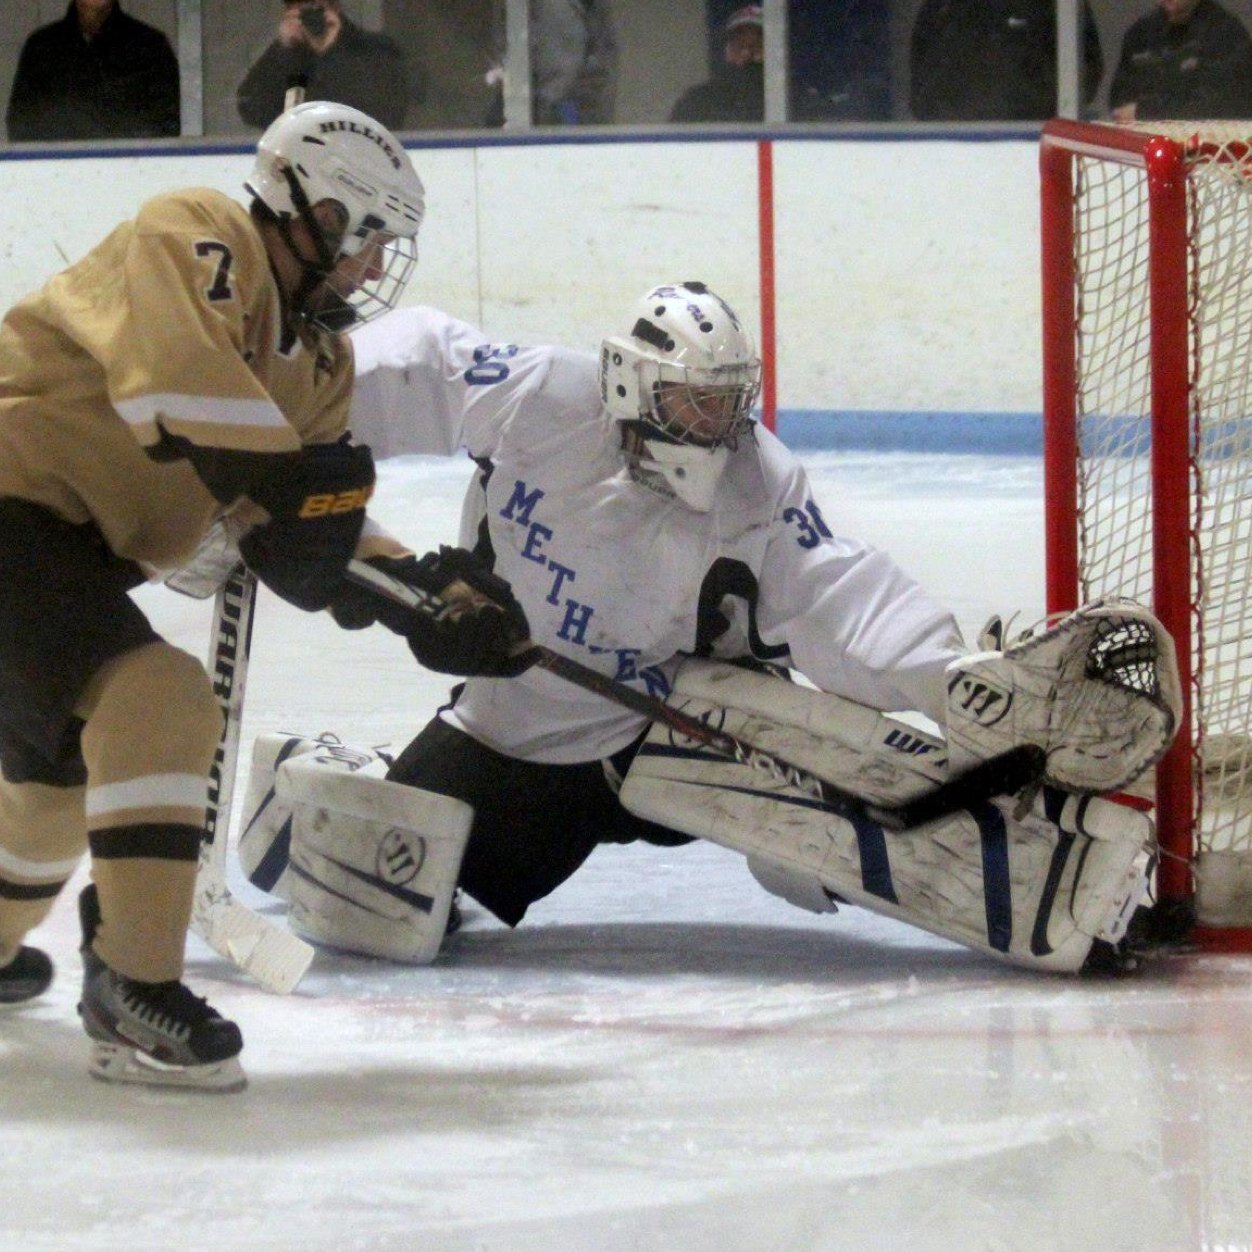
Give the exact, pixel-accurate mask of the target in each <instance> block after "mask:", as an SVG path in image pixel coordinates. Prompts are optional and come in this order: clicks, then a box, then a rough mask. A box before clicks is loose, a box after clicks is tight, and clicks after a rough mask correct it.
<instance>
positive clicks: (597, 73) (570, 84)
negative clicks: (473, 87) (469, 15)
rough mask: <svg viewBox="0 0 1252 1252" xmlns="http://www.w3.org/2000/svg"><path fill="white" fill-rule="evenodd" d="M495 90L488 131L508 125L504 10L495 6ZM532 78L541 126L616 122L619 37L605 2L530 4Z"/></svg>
mask: <svg viewBox="0 0 1252 1252" xmlns="http://www.w3.org/2000/svg"><path fill="white" fill-rule="evenodd" d="M494 25H495V42H496V49H497V51H496V57H497V64H495V65H494V66H493V67H492V68H491V70H490V72H489V73H488V74H487V82H488V83H489V84H491V85H492V86H493V87H494V88H495V89H496V91H495V95H494V97H493V98H492V102H491V105H490V107H489V109H488V111H487V125H488V126H503V125H504V53H505V46H506V32H505V8H504V5H503V3H501V0H496V5H495V23H494ZM530 79H531V90H532V92H533V94H534V121H535V125H536V126H552V125H556V126H562V125H564V126H586V125H595V124H596V123H607V122H611V121H612V120H613V106H614V101H615V99H616V96H617V32H616V31H615V30H614V28H613V19H612V16H611V15H610V13H609V9H608V4H607V3H606V0H531V4H530Z"/></svg>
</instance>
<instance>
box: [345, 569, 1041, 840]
mask: <svg viewBox="0 0 1252 1252" xmlns="http://www.w3.org/2000/svg"><path fill="white" fill-rule="evenodd" d="M346 577H347V578H348V581H349V582H352V583H354V584H356V585H357V586H359V587H363V588H366V589H368V590H371V591H374V592H376V593H377V594H378V595H380V596H382V597H383V598H384V599H387V600H390V601H392V602H393V603H395V604H401V605H404V606H406V607H407V608H410V609H412V610H413V611H414V612H415V613H420V614H424V615H426V616H429V617H434V618H435V619H439V618H442V617H444V616H446V615H447V613H448V612H449V610H450V608H451V606H450V605H449V604H448V603H447V602H446V601H444V600H442V599H440V598H439V597H438V596H436V595H431V594H430V593H428V592H423V591H420V590H419V589H418V588H416V587H411V586H409V585H408V584H407V583H402V582H400V581H398V580H397V579H394V578H391V577H389V576H388V575H387V574H386V573H384V572H383V571H382V570H380V569H378V568H377V567H376V566H373V565H369V564H367V563H366V562H364V561H356V560H354V561H350V562H349V563H348V569H347V572H346ZM520 655H526V656H529V657H531V658H532V664H534V665H535V666H537V667H538V668H539V669H545V670H547V671H548V672H549V673H550V674H555V675H556V676H557V677H558V678H563V679H564V680H565V681H566V682H569V683H573V684H574V685H575V686H577V687H582V688H583V689H584V690H586V691H591V692H594V693H595V694H596V695H599V696H603V697H604V698H605V699H606V700H613V701H615V702H616V703H618V704H620V705H623V706H624V707H625V708H628V709H632V710H633V711H634V712H636V713H640V714H642V715H643V716H644V717H646V718H648V719H649V720H650V721H653V722H661V723H662V724H663V725H665V726H668V727H669V728H670V729H671V730H673V731H674V732H675V733H676V734H678V735H681V736H682V737H683V738H685V739H690V740H692V741H693V742H696V743H702V744H704V745H706V746H707V747H710V748H712V749H713V750H714V751H715V752H718V753H720V754H721V755H723V756H725V757H728V758H729V759H731V760H733V761H738V762H739V763H741V764H744V765H751V766H753V767H755V768H757V769H761V770H762V771H764V772H766V773H768V774H770V775H771V776H772V777H774V778H776V779H778V780H779V781H780V782H783V783H786V784H787V785H788V786H794V787H798V788H799V789H801V790H802V791H805V792H807V793H808V794H809V795H811V796H813V797H814V798H815V799H819V800H821V801H822V803H823V804H826V805H828V806H829V807H830V808H831V809H833V810H834V811H835V812H836V813H838V814H839V816H840V817H845V818H848V819H849V820H854V821H855V820H858V819H861V820H869V821H871V822H875V823H877V824H878V825H879V826H882V827H883V828H884V829H886V830H910V829H912V828H913V827H915V826H922V825H925V824H926V823H927V822H933V821H935V820H937V819H938V818H940V817H947V816H948V815H949V814H952V813H957V812H960V811H961V810H963V809H968V808H969V807H970V806H971V805H975V804H979V803H981V802H983V801H986V800H989V799H991V798H992V797H993V796H1004V795H1013V794H1015V793H1017V792H1019V791H1021V790H1022V789H1023V788H1025V787H1029V786H1031V785H1032V784H1035V783H1038V782H1039V781H1040V780H1041V779H1042V778H1043V771H1044V767H1045V765H1046V763H1047V756H1046V754H1045V752H1044V751H1043V749H1042V748H1040V747H1037V746H1036V745H1034V744H1023V745H1021V746H1019V747H1015V748H1011V749H1010V750H1009V751H1007V752H1003V753H1001V754H999V755H998V756H993V757H989V758H988V759H987V760H985V761H981V762H980V763H979V764H977V765H975V766H974V767H973V768H971V769H969V770H967V771H966V772H965V773H963V774H960V775H958V776H957V777H956V778H953V779H951V780H949V781H948V782H944V783H940V784H939V785H938V786H937V787H935V788H933V789H932V790H930V791H927V792H925V793H923V794H922V795H919V796H917V797H915V798H914V799H912V800H907V801H905V802H904V803H902V804H898V805H890V806H888V805H880V804H871V803H870V802H869V801H867V800H865V799H864V798H863V797H862V796H858V795H857V794H856V793H855V792H852V791H848V790H847V789H846V788H844V787H841V786H839V785H838V784H836V783H832V782H830V781H829V780H827V779H824V778H821V777H819V776H818V775H816V774H814V773H813V772H812V770H809V769H804V768H802V767H800V766H798V765H794V764H792V763H791V762H790V761H788V760H786V759H785V758H784V757H781V756H778V755H777V754H776V753H774V752H767V751H766V750H765V749H763V748H758V747H757V746H756V745H755V744H752V743H749V742H747V741H746V740H744V739H740V738H738V736H736V735H732V734H730V732H729V731H725V730H720V729H718V728H717V727H714V726H711V725H710V724H709V723H708V722H705V721H702V720H701V719H699V718H696V717H692V716H691V715H690V714H688V713H684V712H683V711H682V710H681V709H677V708H675V707H674V706H673V705H671V704H667V703H666V702H665V701H664V700H660V699H657V698H656V697H655V696H649V695H645V694H644V693H643V692H641V691H636V690H635V689H634V688H633V687H628V686H627V685H626V684H625V683H622V682H618V681H617V680H616V679H613V678H609V677H608V676H607V675H605V674H601V673H599V672H598V671H597V670H594V669H591V668H590V667H589V666H586V665H582V664H580V663H579V662H578V661H575V660H573V659H571V658H570V657H567V656H564V655H562V654H561V653H559V652H553V651H552V649H551V648H546V647H544V646H543V645H542V644H537V643H531V644H528V645H526V646H524V647H523V648H522V649H519V656H520Z"/></svg>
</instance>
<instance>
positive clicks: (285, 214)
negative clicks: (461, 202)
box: [244, 100, 426, 331]
mask: <svg viewBox="0 0 1252 1252" xmlns="http://www.w3.org/2000/svg"><path fill="white" fill-rule="evenodd" d="M244 187H245V189H246V190H247V191H249V192H250V193H251V194H252V195H253V196H254V197H255V198H256V200H258V201H259V202H260V203H261V204H262V205H264V206H265V209H266V210H268V213H269V215H270V217H271V218H272V219H273V220H274V221H276V222H277V224H278V227H279V229H280V230H281V232H282V235H283V240H284V242H285V243H286V245H287V247H288V249H290V251H291V253H292V255H293V256H295V257H296V259H297V260H298V261H299V262H300V265H301V266H302V268H303V270H304V279H303V281H302V283H301V285H300V287H299V289H298V291H297V292H296V293H295V296H294V297H293V304H294V305H295V308H296V311H297V312H298V313H299V314H300V315H301V316H302V317H304V319H305V320H306V321H308V322H311V323H313V324H314V325H318V326H320V327H322V328H323V329H324V330H330V331H340V330H346V329H347V328H348V327H349V326H352V325H354V324H357V323H360V322H367V321H369V320H370V319H371V318H374V317H377V316H378V315H379V314H380V313H385V312H386V311H387V310H388V309H392V308H394V307H395V306H396V303H397V302H398V300H399V298H400V293H401V292H402V291H403V290H404V287H405V284H406V283H407V282H408V280H409V276H410V274H411V273H412V272H413V266H414V265H415V264H416V261H417V231H418V228H419V227H420V226H421V224H422V217H423V215H424V213H425V195H426V193H425V188H424V187H423V186H422V180H421V179H420V178H419V177H418V176H417V171H416V170H414V168H413V165H412V162H411V161H410V160H409V157H408V154H407V153H406V152H405V150H404V148H403V147H402V146H401V144H400V141H399V140H398V139H396V137H395V136H394V135H392V134H391V132H390V131H388V130H387V129H386V128H385V127H384V126H382V125H380V124H379V123H378V122H376V121H374V119H373V118H371V117H368V116H367V115H366V114H364V113H362V112H360V111H359V110H357V109H352V108H349V107H348V106H347V105H342V104H334V103H332V102H330V101H326V100H316V101H310V102H309V103H307V104H300V105H297V106H296V107H295V108H293V109H288V110H287V111H286V112H285V113H283V114H281V115H280V116H279V117H278V118H276V119H275V121H274V122H272V123H271V124H270V127H269V129H268V130H266V132H265V133H264V134H263V135H262V136H261V138H260V141H259V142H258V143H257V155H256V163H255V164H254V166H253V169H252V173H251V175H250V176H249V178H248V180H247V182H246V183H244ZM323 201H330V202H332V203H333V204H334V205H335V206H336V208H337V210H338V212H339V217H340V222H339V225H340V227H341V229H340V230H339V231H337V232H332V231H328V230H326V229H325V227H324V225H322V224H319V222H318V220H317V218H316V216H315V215H314V212H313V209H314V206H316V205H318V204H320V203H322V202H323ZM296 220H299V221H301V222H303V223H304V225H305V226H306V228H307V229H308V231H309V233H310V235H311V236H312V239H313V243H314V246H315V247H316V249H317V260H316V262H311V261H310V260H309V259H308V258H307V257H305V256H304V255H302V253H301V252H300V250H299V249H298V248H297V247H296V245H295V242H294V241H293V238H292V235H291V225H292V223H293V222H294V221H296Z"/></svg>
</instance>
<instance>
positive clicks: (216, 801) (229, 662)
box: [191, 565, 313, 995]
mask: <svg viewBox="0 0 1252 1252" xmlns="http://www.w3.org/2000/svg"><path fill="white" fill-rule="evenodd" d="M256 596H257V583H256V577H255V576H254V575H253V574H251V573H249V572H248V571H247V570H246V569H245V568H244V567H243V566H242V565H238V566H236V567H235V569H234V571H233V572H232V573H231V574H230V575H229V576H228V577H227V579H226V581H225V582H224V583H223V584H222V585H221V587H220V588H219V589H218V592H217V599H216V600H215V602H214V616H213V639H212V644H211V646H212V649H213V657H212V662H213V664H212V672H213V694H214V695H215V696H216V697H217V702H218V707H219V708H220V709H221V710H222V718H223V725H222V737H221V740H220V741H219V743H218V745H217V752H216V753H215V754H214V757H213V769H212V774H211V776H210V779H209V803H208V809H207V811H206V813H205V822H204V839H203V841H202V842H201V844H200V864H199V867H198V869H197V872H196V896H195V903H194V905H193V906H192V914H191V928H192V930H193V931H194V932H195V933H196V934H197V935H199V936H200V938H202V939H203V940H204V941H205V942H206V943H207V944H208V945H209V947H211V948H212V949H213V950H214V951H215V952H218V953H220V954H221V955H222V956H224V957H226V958H227V959H228V960H230V961H233V962H234V963H235V964H236V965H237V966H238V967H239V968H240V969H241V970H243V971H244V972H245V973H247V974H251V975H252V977H253V978H255V979H256V981H257V982H258V983H260V984H261V986H262V987H264V988H265V990H266V991H274V992H277V993H278V994H280V995H285V994H286V993H287V992H289V991H292V990H294V988H295V986H296V984H297V983H298V982H299V981H300V979H301V978H302V977H303V976H304V972H305V970H307V969H308V968H309V964H310V962H311V961H312V960H313V949H312V947H310V946H309V944H307V943H305V942H304V940H303V939H300V938H298V937H297V936H295V935H293V934H292V933H291V932H290V931H288V930H285V929H283V928H282V927H281V926H276V925H274V923H273V922H271V921H269V920H268V919H266V918H264V917H262V916H261V915H260V914H259V913H255V912H253V910H252V909H250V908H248V907H246V906H245V905H244V904H241V903H240V902H239V901H238V900H236V899H235V897H234V896H233V895H232V894H231V890H230V888H229V887H228V886H227V885H226V848H227V843H228V840H229V837H230V809H231V799H232V796H233V794H234V790H235V771H236V769H237V767H238V763H239V733H240V729H241V724H242V720H243V697H244V688H245V685H246V683H247V678H248V657H249V653H250V651H251V648H252V618H253V612H254V610H255V608H256Z"/></svg>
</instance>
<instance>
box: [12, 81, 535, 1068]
mask: <svg viewBox="0 0 1252 1252" xmlns="http://www.w3.org/2000/svg"><path fill="white" fill-rule="evenodd" d="M245 187H246V190H247V191H248V193H249V195H250V198H251V203H250V207H244V206H243V205H241V204H238V203H236V202H235V201H234V200H232V199H230V198H229V197H227V196H225V195H222V194H220V193H218V192H216V191H213V190H208V189H195V190H187V191H178V192H172V193H168V194H162V195H158V196H157V197H155V198H154V199H152V200H149V201H148V202H147V203H146V204H144V205H143V206H142V208H141V209H140V210H139V212H138V214H137V215H136V217H135V218H134V219H133V220H131V221H127V222H124V223H123V224H122V225H120V226H118V227H117V228H116V229H115V230H114V231H113V232H112V233H111V234H110V235H108V236H107V237H106V238H105V239H104V240H103V242H101V243H100V244H99V245H98V246H97V247H96V248H95V249H94V250H93V251H91V252H90V253H88V254H87V255H86V256H85V257H84V258H83V259H82V260H80V261H79V262H77V263H76V264H73V265H71V266H70V267H69V268H68V269H66V270H65V271H63V272H62V273H60V274H59V275H57V276H56V277H54V278H53V279H52V280H51V281H50V282H48V283H47V285H46V286H44V287H43V288H42V289H41V290H39V291H37V292H35V293H34V294H33V295H30V296H28V297H27V298H25V299H24V300H22V301H21V302H19V303H18V304H17V305H16V306H14V307H13V308H12V309H11V310H10V311H9V313H8V315H7V316H6V317H5V319H4V322H3V327H2V328H0V566H2V570H0V764H2V766H3V779H2V780H0V1001H4V1002H6V1003H15V1002H21V1001H24V1000H27V999H30V998H32V997H34V996H36V995H38V994H40V993H41V992H42V991H43V990H44V989H45V988H46V987H47V985H48V984H49V982H50V980H51V978H52V967H51V963H50V961H49V960H48V958H47V956H46V954H44V953H43V952H42V951H41V950H39V949H38V948H34V947H30V946H24V944H23V939H24V937H25V936H26V934H27V933H28V932H29V931H30V930H31V929H32V928H33V927H35V926H36V925H37V924H38V923H39V922H40V921H41V920H42V919H43V918H44V917H45V916H46V915H47V914H48V912H49V910H50V909H51V907H52V904H53V902H54V900H55V898H56V896H57V894H58V893H59V892H60V890H61V889H62V887H63V886H64V885H65V883H66V882H67V880H68V879H69V878H70V876H71V874H72V873H73V871H74V869H75V867H76V865H77V864H78V862H79V860H80V858H81V856H82V853H83V851H84V850H89V851H90V854H91V862H92V877H93V880H94V881H93V882H92V884H91V885H90V886H88V887H87V888H86V890H85V891H84V892H83V894H82V897H81V900H80V913H81V916H82V923H83V941H82V958H83V988H82V998H81V1003H80V1005H79V1011H80V1014H81V1016H82V1021H83V1025H84V1026H85V1028H86V1031H87V1033H88V1035H89V1036H90V1037H91V1038H92V1039H93V1040H94V1041H96V1044H95V1048H94V1052H93V1059H92V1072H93V1073H95V1074H96V1075H98V1076H99V1077H102V1078H106V1079H118V1080H123V1081H138V1082H145V1083H178V1084H184V1085H198V1086H203V1087H210V1088H218V1089H232V1088H237V1087H239V1086H240V1085H242V1083H243V1074H242V1069H241V1067H240V1065H239V1061H238V1054H239V1052H240V1049H241V1047H242V1039H241V1035H240V1031H239V1029H238V1027H237V1026H236V1025H235V1023H234V1022H231V1021H228V1020H225V1019H224V1018H223V1017H222V1016H221V1015H219V1014H218V1013H216V1012H215V1011H214V1010H213V1009H212V1008H211V1007H210V1006H209V1005H208V1004H206V1003H205V1001H204V1000H202V999H200V998H198V997H196V996H195V995H193V994H192V992H191V991H190V990H189V989H188V988H187V987H186V986H185V985H184V984H183V982H182V973H183V949H184V943H185V939H186V931H187V927H188V921H189V917H190V912H191V906H192V896H193V888H194V882H195V875H196V863H197V852H198V848H199V844H200V839H201V833H202V829H203V824H204V815H205V806H206V799H207V785H208V778H209V773H210V765H211V761H212V757H213V753H214V749H215V746H216V744H217V740H218V737H219V734H220V731H221V717H220V714H219V712H218V709H217V706H216V703H215V701H214V697H213V693H212V690H211V688H210V682H209V678H208V675H207V673H206V672H205V670H204V668H203V666H202V665H201V664H200V663H199V662H198V661H197V660H195V659H193V658H192V657H191V656H189V655H187V654H186V653H184V652H182V651H180V650H178V649H176V648H174V647H172V646H171V645H170V644H168V643H166V642H165V641H164V640H162V639H161V638H160V637H158V635H157V634H156V633H155V632H154V630H153V628H152V627H151V625H150V624H149V622H148V621H147V619H146V618H145V616H144V614H143V613H142V612H141V611H140V610H139V609H138V607H137V606H136V605H135V603H134V602H133V601H132V600H131V599H130V598H129V596H128V594H127V592H128V591H129V590H130V589H131V588H132V587H135V586H136V585H138V584H139V583H141V582H143V581H144V580H145V579H152V578H160V577H162V576H163V574H165V573H168V572H169V571H171V570H174V569H176V568H177V567H179V566H180V565H183V564H184V563H186V562H188V561H189V560H190V559H192V558H193V556H194V554H195V553H196V551H197V547H198V545H200V544H201V542H202V540H204V538H205V537H206V535H207V534H208V533H209V532H210V530H211V529H212V528H213V527H214V526H215V525H217V524H219V523H221V522H222V521H223V519H225V521H226V522H227V523H228V528H229V529H232V530H233V532H234V533H235V534H240V535H241V536H242V537H241V538H240V541H239V546H240V548H241V550H242V552H243V554H244V556H245V558H246V560H247V562H248V564H249V565H250V566H251V568H252V570H253V571H254V572H255V573H256V575H257V576H258V578H259V579H260V580H261V581H262V582H263V583H265V584H266V585H268V586H269V587H270V588H271V589H272V590H273V591H274V592H276V593H277V594H278V595H279V596H281V597H283V598H284V599H286V600H288V601H290V602H292V603H294V604H296V605H298V606H299V607H301V608H303V609H308V610H316V609H323V608H325V607H326V606H327V605H329V604H331V603H333V602H334V600H335V597H336V595H337V594H338V592H339V590H340V587H341V582H342V573H343V570H344V568H345V566H346V564H347V562H348V560H349V559H350V558H352V557H353V556H354V555H358V556H366V555H370V554H372V553H377V552H386V551H391V552H396V553H400V552H403V551H405V549H404V548H403V547H402V545H400V544H399V543H397V542H396V541H394V540H392V539H390V538H389V537H387V536H386V535H384V534H382V533H381V532H379V531H376V530H374V529H373V528H372V527H369V526H366V524H365V523H366V502H367V500H368V499H369V497H370V494H371V490H372V486H373V482H374V468H373V463H372V457H371V454H370V451H369V449H368V447H366V446H363V445H355V444H353V443H352V442H351V441H350V440H349V439H348V437H347V436H346V434H345V432H346V430H347V414H348V402H349V393H350V389H351V382H352V351H351V345H350V343H349V342H348V340H347V339H346V337H345V335H344V334H343V333H342V332H343V331H344V330H345V329H346V327H347V326H349V325H351V324H353V323H354V322H357V321H364V320H367V319H368V318H370V317H371V316H373V315H375V314H377V313H380V312H382V311H384V310H386V309H388V308H390V307H391V306H392V305H394V303H395V302H396V300H397V298H398V296H399V294H400V292H401V290H402V289H403V287H404V284H405V282H406V281H407V279H408V276H409V274H410V272H411V270H412V267H413V265H414V261H415V257H416V242H415V241H416V236H417V232H418V227H419V226H420V224H421V221H422V214H423V206H424V192H423V187H422V183H421V180H420V179H419V177H418V175H417V173H416V171H415V170H414V169H413V166H412V164H411V162H410V160H409V157H408V155H407V154H406V152H405V151H404V149H403V148H402V146H401V145H400V143H399V142H398V141H397V140H396V139H395V137H394V136H392V135H391V134H389V133H388V132H387V131H386V130H385V129H384V128H383V127H382V126H380V125H379V124H378V123H376V122H375V121H374V120H373V119H371V118H369V117H367V116H365V115H364V114H362V113H359V112H357V111H356V110H353V109H350V108H345V107H343V106H340V105H337V104H331V103H325V102H317V103H309V104H304V105H301V106H298V107H296V108H294V109H292V110H290V111H289V112H287V113H285V114H283V115H282V116H281V117H280V118H278V119H277V120H276V121H275V122H274V124H273V125H272V126H271V127H270V128H269V129H268V130H267V131H266V133H265V134H264V135H263V136H262V137H261V139H260V141H259V144H258V148H257V155H256V160H255V164H254V166H253V170H252V173H251V176H250V177H249V179H248V180H247V182H246V184H245ZM433 566H434V563H433V562H429V561H428V562H427V563H426V564H425V566H424V567H423V569H424V571H425V574H426V577H427V579H428V581H429V582H430V583H431V585H432V587H438V586H439V585H440V582H441V581H442V582H443V583H444V584H446V583H447V581H448V580H447V579H446V578H445V577H444V576H443V575H441V574H440V573H439V571H438V570H437V569H435V568H434V567H433ZM519 633H520V634H521V635H524V634H525V629H524V627H519V628H517V629H515V628H514V627H513V626H512V625H511V624H509V622H508V621H507V620H506V617H505V615H504V614H503V613H501V612H499V611H497V610H496V609H495V608H487V607H473V606H471V607H469V608H468V609H467V610H466V611H465V612H464V613H463V614H462V615H461V616H460V618H459V619H458V620H457V621H456V622H454V623H452V624H445V625H443V626H441V627H440V629H439V630H438V631H437V632H436V633H435V634H434V635H422V637H420V638H419V637H418V635H414V636H413V638H412V639H411V641H410V642H412V643H413V645H414V647H415V649H418V650H420V651H421V652H422V655H423V656H424V658H425V660H426V661H427V662H428V663H429V662H433V663H434V664H435V665H437V666H443V667H444V668H446V669H448V670H449V672H461V670H463V669H465V670H473V669H475V668H477V667H478V666H480V665H486V664H489V659H490V655H491V653H492V650H493V648H497V644H499V648H498V649H497V650H498V651H500V653H501V655H503V653H504V651H506V650H507V645H508V644H509V643H511V642H513V641H514V640H515V639H516V637H517V635H518V634H519Z"/></svg>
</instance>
